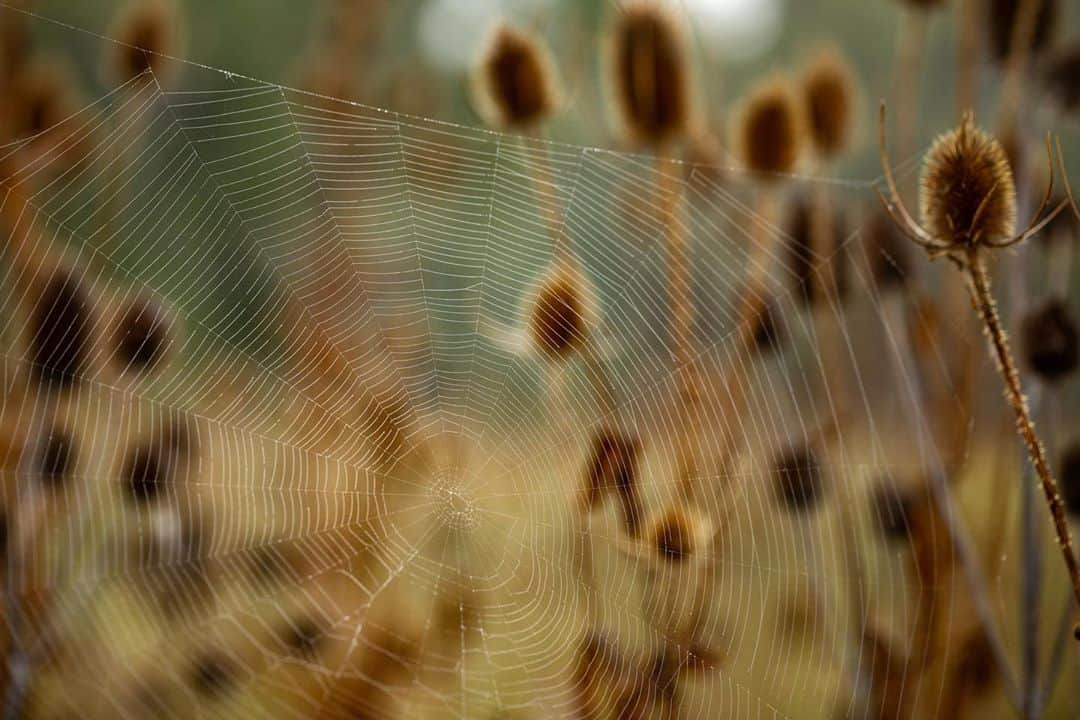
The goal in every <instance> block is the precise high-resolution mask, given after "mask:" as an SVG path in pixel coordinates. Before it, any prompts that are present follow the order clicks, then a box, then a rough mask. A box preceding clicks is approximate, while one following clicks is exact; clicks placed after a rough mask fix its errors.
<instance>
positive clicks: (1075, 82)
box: [1043, 40, 1080, 113]
mask: <svg viewBox="0 0 1080 720" xmlns="http://www.w3.org/2000/svg"><path fill="white" fill-rule="evenodd" d="M1043 84H1044V85H1045V86H1046V90H1047V92H1048V93H1049V94H1050V96H1051V97H1052V98H1053V99H1054V102H1055V103H1056V104H1057V106H1058V107H1060V108H1061V109H1062V110H1063V111H1064V112H1067V113H1073V112H1076V110H1077V109H1078V108H1080V40H1074V41H1072V42H1070V43H1069V44H1068V45H1065V46H1064V47H1062V48H1061V49H1060V50H1059V51H1057V52H1056V53H1055V54H1054V57H1053V58H1051V59H1050V61H1049V62H1048V63H1047V66H1046V69H1045V71H1044V72H1043Z"/></svg>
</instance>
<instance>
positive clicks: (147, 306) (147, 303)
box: [112, 297, 174, 376]
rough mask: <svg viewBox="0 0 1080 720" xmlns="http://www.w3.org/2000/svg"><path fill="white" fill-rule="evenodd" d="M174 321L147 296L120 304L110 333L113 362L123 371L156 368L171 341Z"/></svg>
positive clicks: (135, 373)
mask: <svg viewBox="0 0 1080 720" xmlns="http://www.w3.org/2000/svg"><path fill="white" fill-rule="evenodd" d="M173 329H174V322H173V321H172V319H171V317H170V316H169V313H168V312H167V311H166V310H165V309H164V308H162V307H161V306H160V305H158V304H157V303H156V302H155V301H153V300H151V299H150V298H144V297H136V298H134V299H132V300H130V301H129V302H127V303H125V305H124V306H123V307H122V308H121V311H120V313H119V315H118V316H117V320H116V324H115V328H114V330H113V337H112V349H113V358H112V359H113V362H114V364H115V366H116V367H117V368H118V369H119V371H120V373H121V374H122V375H130V376H140V375H144V374H148V373H152V372H154V371H155V370H157V369H159V368H160V367H161V366H162V364H163V363H164V361H165V360H166V359H167V357H168V354H169V348H170V346H171V345H172V342H173V337H172V334H173Z"/></svg>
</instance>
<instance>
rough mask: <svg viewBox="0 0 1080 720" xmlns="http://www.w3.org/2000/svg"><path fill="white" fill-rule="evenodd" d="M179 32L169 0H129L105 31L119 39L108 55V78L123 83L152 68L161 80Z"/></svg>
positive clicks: (177, 22) (172, 6) (176, 49)
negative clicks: (107, 30) (109, 55)
mask: <svg viewBox="0 0 1080 720" xmlns="http://www.w3.org/2000/svg"><path fill="white" fill-rule="evenodd" d="M180 35H181V30H180V16H179V14H178V13H177V9H176V7H175V5H174V4H173V2H172V1H171V0H131V2H130V3H129V4H128V5H127V7H125V8H123V9H122V10H121V11H120V13H119V14H118V15H117V16H116V19H115V20H114V22H113V28H112V30H111V32H110V33H109V36H110V37H112V38H115V39H116V40H117V41H119V43H120V44H118V45H116V46H115V48H113V50H112V54H111V57H110V58H109V71H110V74H111V78H112V79H113V80H114V81H116V82H119V83H125V82H127V81H129V80H131V79H133V78H135V77H138V76H139V75H141V74H143V73H144V72H153V74H154V75H155V76H157V78H158V81H159V82H162V81H163V80H164V79H165V78H167V76H168V74H169V71H170V70H171V65H172V63H171V62H170V59H169V57H168V56H175V55H176V54H177V53H178V52H179V50H178V48H177V45H178V43H179V38H180ZM163 84H164V83H163Z"/></svg>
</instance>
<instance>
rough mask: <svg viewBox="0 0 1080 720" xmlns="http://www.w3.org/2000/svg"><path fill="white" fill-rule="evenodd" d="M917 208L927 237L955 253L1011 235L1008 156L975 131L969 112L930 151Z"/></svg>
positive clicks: (1012, 208)
mask: <svg viewBox="0 0 1080 720" xmlns="http://www.w3.org/2000/svg"><path fill="white" fill-rule="evenodd" d="M919 206H920V211H921V214H922V221H923V227H925V228H926V230H927V232H929V233H930V235H931V236H932V237H934V238H935V239H936V240H938V241H940V242H942V243H946V244H948V245H949V246H951V247H953V248H956V249H959V250H967V249H974V248H975V247H977V246H979V245H981V244H983V243H987V242H991V241H1005V240H1008V239H1009V238H1011V237H1012V236H1013V234H1014V233H1015V231H1016V189H1015V186H1014V184H1013V174H1012V170H1011V168H1010V166H1009V160H1008V157H1007V156H1006V153H1005V150H1004V149H1003V148H1002V145H1001V143H1000V142H998V140H997V139H996V138H994V137H993V136H992V135H990V134H989V133H986V132H985V131H983V130H981V129H980V128H978V127H976V125H975V118H974V116H973V115H972V114H971V113H970V112H968V113H965V114H964V117H963V120H961V122H960V126H959V127H957V128H955V129H953V130H950V131H949V132H946V133H944V134H942V135H940V136H938V138H937V139H936V140H934V144H933V145H932V146H931V147H930V150H929V152H928V153H927V155H926V158H925V160H924V161H923V168H922V176H921V178H920V188H919Z"/></svg>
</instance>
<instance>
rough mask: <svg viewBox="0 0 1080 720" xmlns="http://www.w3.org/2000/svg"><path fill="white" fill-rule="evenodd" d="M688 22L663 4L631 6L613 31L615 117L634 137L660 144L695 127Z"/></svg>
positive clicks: (642, 1)
mask: <svg viewBox="0 0 1080 720" xmlns="http://www.w3.org/2000/svg"><path fill="white" fill-rule="evenodd" d="M684 35H685V32H684V29H683V27H682V24H681V22H680V20H679V19H678V18H676V17H675V16H674V15H673V14H672V13H671V11H670V10H669V9H668V8H666V7H665V6H663V5H661V4H660V3H659V2H655V1H652V0H633V1H632V2H629V3H627V4H625V5H624V6H623V8H622V11H621V12H620V13H619V15H618V17H617V18H616V20H615V22H614V25H613V27H612V29H611V39H610V43H611V49H610V52H611V59H610V79H609V82H610V83H611V90H612V97H613V99H614V110H615V115H616V117H617V118H618V121H619V124H620V125H621V127H622V130H623V132H624V133H625V134H626V135H627V136H628V138H629V139H630V140H631V141H634V142H637V143H641V144H645V145H651V146H654V147H655V146H658V145H661V144H664V143H666V142H669V141H671V140H674V139H677V138H678V137H680V136H682V135H685V134H686V133H687V132H688V131H690V130H691V125H692V124H693V122H692V114H693V103H694V98H693V96H692V93H693V91H692V88H691V79H690V67H691V64H690V57H689V50H688V47H687V43H686V39H685V36H684Z"/></svg>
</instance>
